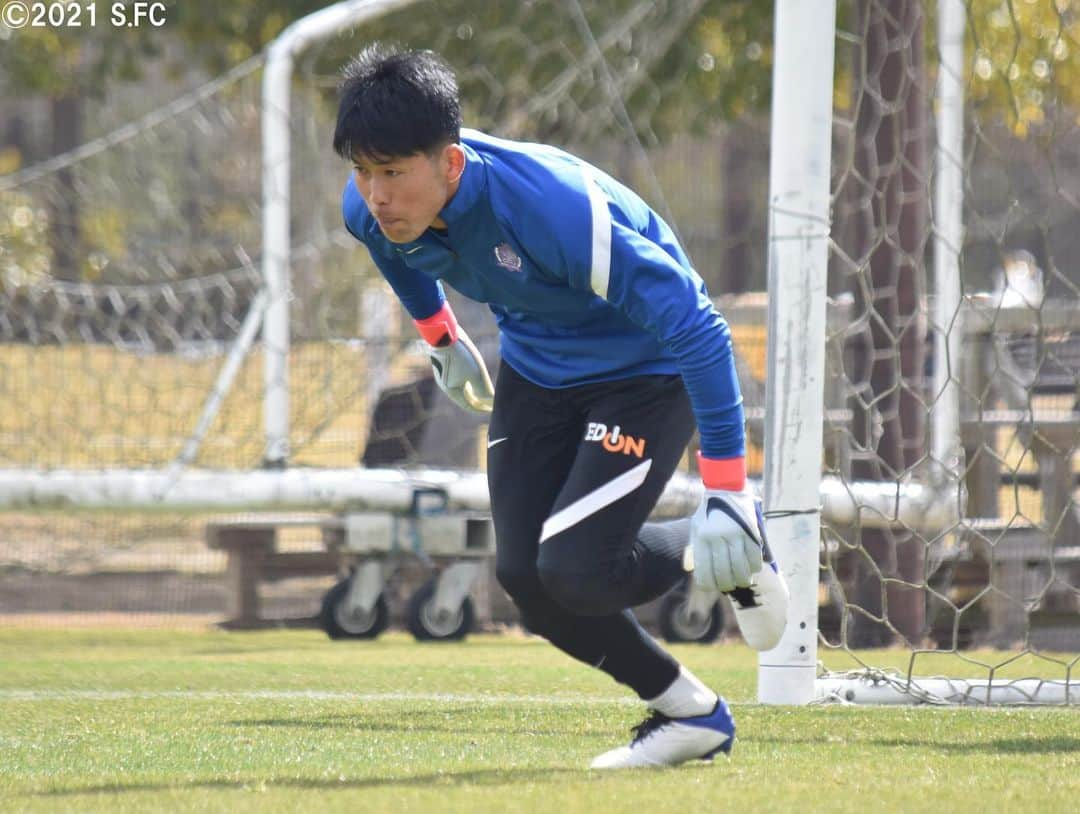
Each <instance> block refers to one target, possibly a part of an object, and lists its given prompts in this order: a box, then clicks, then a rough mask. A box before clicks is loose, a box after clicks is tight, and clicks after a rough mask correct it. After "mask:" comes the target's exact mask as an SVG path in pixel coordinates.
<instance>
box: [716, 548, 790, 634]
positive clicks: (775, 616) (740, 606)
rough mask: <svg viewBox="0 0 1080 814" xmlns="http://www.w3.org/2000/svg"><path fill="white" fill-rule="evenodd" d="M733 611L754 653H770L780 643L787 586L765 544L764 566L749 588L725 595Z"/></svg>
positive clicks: (738, 589) (784, 623) (784, 620)
mask: <svg viewBox="0 0 1080 814" xmlns="http://www.w3.org/2000/svg"><path fill="white" fill-rule="evenodd" d="M725 596H727V597H728V598H729V599H730V600H731V607H732V608H733V609H734V611H735V621H736V622H737V623H738V625H739V632H740V633H741V634H742V637H743V639H744V640H745V641H746V643H747V644H748V645H750V646H751V647H752V648H754V649H755V650H772V649H773V648H774V647H776V646H777V645H778V644H780V637H781V636H783V635H784V628H785V627H786V626H787V612H788V587H787V583H786V582H784V577H783V576H782V575H781V574H780V568H779V567H778V566H777V564H776V560H774V559H773V557H772V553H771V552H770V551H769V544H768V543H766V544H765V565H764V566H762V568H761V570H760V571H758V572H757V573H756V574H754V577H753V580H752V582H751V583H750V587H749V588H736V589H735V590H733V591H728V592H726V593H725Z"/></svg>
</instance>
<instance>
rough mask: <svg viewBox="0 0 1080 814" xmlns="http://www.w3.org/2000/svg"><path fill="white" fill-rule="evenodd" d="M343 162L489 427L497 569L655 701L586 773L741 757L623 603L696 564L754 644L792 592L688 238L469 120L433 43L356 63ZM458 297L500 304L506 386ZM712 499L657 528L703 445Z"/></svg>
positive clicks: (527, 618) (354, 195)
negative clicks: (628, 736) (492, 374)
mask: <svg viewBox="0 0 1080 814" xmlns="http://www.w3.org/2000/svg"><path fill="white" fill-rule="evenodd" d="M334 150H335V151H336V152H337V153H338V154H339V155H341V156H342V157H343V158H346V159H348V160H350V161H352V162H353V164H354V172H353V174H352V177H351V178H350V179H349V181H348V182H347V183H346V185H345V191H344V197H343V201H342V208H343V213H344V217H345V224H346V226H347V227H348V229H349V231H350V232H351V233H352V234H353V236H355V237H356V239H357V240H359V241H360V242H361V243H363V244H364V245H365V246H366V247H367V249H368V251H369V252H370V253H371V257H372V258H373V260H374V262H375V264H376V265H377V266H378V268H379V269H380V271H381V272H382V274H383V275H384V276H385V277H386V279H387V281H388V282H389V283H390V285H391V287H392V288H393V289H394V291H395V293H396V294H397V296H398V298H399V299H400V300H401V302H402V304H403V305H404V306H405V308H406V310H407V311H408V312H409V314H410V315H411V316H412V317H413V319H414V320H415V323H416V327H417V329H418V330H419V332H420V335H421V336H422V337H423V338H424V339H425V340H426V341H427V343H428V345H429V346H430V353H431V361H432V365H433V368H434V371H435V376H436V379H437V381H438V383H439V385H440V387H441V388H442V389H443V390H444V391H445V392H446V394H447V395H448V396H449V397H450V398H451V399H453V400H454V401H455V402H457V403H458V404H459V405H460V406H461V407H463V408H464V409H467V410H474V411H487V410H490V409H492V400H493V402H494V409H493V412H492V413H491V418H490V423H489V429H488V465H487V472H488V483H489V486H490V491H491V513H492V519H493V523H494V527H495V535H496V552H497V553H496V574H497V577H498V580H499V582H500V584H501V585H502V586H503V588H504V589H505V590H506V592H507V593H508V594H509V595H510V597H511V598H512V599H513V600H514V603H515V604H516V605H517V607H518V609H519V610H520V612H521V618H522V621H523V623H524V625H525V626H526V627H527V628H528V629H529V630H530V631H532V632H534V633H536V634H539V635H541V636H543V637H544V638H546V639H548V640H549V641H550V642H551V643H552V644H554V645H555V646H556V647H558V648H559V649H561V650H563V651H565V652H566V653H568V654H569V655H571V656H573V657H574V658H576V659H579V660H581V661H583V662H585V663H586V664H589V665H592V666H593V667H596V668H597V669H600V670H602V671H604V672H605V673H607V674H608V675H610V676H611V677H612V678H614V679H615V680H616V681H618V682H620V683H622V684H625V685H627V686H629V687H630V688H632V689H633V690H634V691H635V692H636V693H637V694H638V695H639V696H640V697H641V698H642V699H643V700H645V702H646V703H647V705H648V707H649V709H650V716H649V717H648V718H647V719H646V720H645V721H644V722H643V723H642V724H641V725H640V726H638V727H636V728H635V733H636V734H635V737H634V738H633V740H632V742H631V743H630V744H629V745H626V746H622V747H619V748H616V749H613V750H612V751H609V752H606V753H604V754H602V755H600V756H599V757H597V758H596V759H595V760H594V761H593V764H592V765H593V767H594V768H621V767H630V766H663V765H675V764H678V763H682V762H684V761H687V760H693V759H701V758H704V759H708V758H711V757H712V756H713V755H714V754H716V753H717V752H728V751H730V749H731V746H732V743H733V740H734V736H735V724H734V721H733V719H732V717H731V713H730V711H729V709H728V707H727V705H726V704H725V703H724V700H723V699H722V698H720V697H718V696H717V694H716V693H715V692H714V691H713V690H712V689H710V688H708V687H707V686H705V685H704V684H703V683H702V682H701V681H699V680H698V679H697V678H696V677H695V676H694V675H693V674H692V673H691V672H690V671H689V670H688V669H687V668H686V667H683V666H681V665H680V664H679V663H678V662H677V661H676V660H675V659H674V658H672V656H671V655H669V654H668V653H667V652H665V651H664V650H663V649H661V647H660V646H659V645H658V644H657V643H656V641H654V640H653V638H652V637H650V636H649V635H648V634H647V633H646V632H645V631H644V630H643V629H642V628H641V626H640V625H639V624H638V623H637V621H636V620H635V618H634V616H633V614H632V613H631V612H630V611H629V610H628V609H629V608H630V607H632V606H634V605H639V604H641V603H644V602H648V601H649V600H651V599H655V598H656V597H658V596H660V595H661V594H663V593H664V592H665V591H667V590H668V589H670V588H671V587H672V586H674V585H675V584H676V583H677V582H679V581H680V580H681V579H683V578H685V575H686V571H688V570H693V573H694V578H695V579H696V580H697V582H698V583H699V584H701V585H702V586H703V587H704V588H706V589H709V590H713V591H720V592H724V593H728V594H729V595H730V596H731V597H732V599H733V606H734V607H735V609H736V617H737V619H738V622H739V626H740V629H741V630H742V632H743V635H744V637H746V639H747V641H748V642H749V643H750V644H751V645H753V646H755V647H757V648H759V649H767V648H770V647H772V646H774V645H775V644H776V643H777V641H778V640H779V637H780V634H781V632H782V630H783V625H784V619H785V615H786V604H787V590H786V588H785V587H784V585H783V582H782V580H781V579H780V576H779V574H778V572H777V569H776V565H775V563H774V562H772V558H771V556H770V554H769V551H768V547H767V545H766V543H765V535H764V528H763V523H762V519H761V511H760V504H759V503H758V502H757V500H756V499H755V498H754V497H753V496H752V495H751V494H750V493H749V492H748V491H747V490H746V469H745V464H744V460H743V455H744V448H745V438H744V427H743V411H742V398H741V396H740V393H739V386H738V381H737V379H736V376H735V365H734V360H733V356H732V346H731V335H730V332H729V330H728V326H727V324H726V323H725V321H724V319H723V318H722V317H721V316H720V314H719V313H717V311H716V310H715V308H714V307H713V305H712V303H711V301H710V300H709V297H708V295H707V293H706V291H705V287H704V284H703V282H702V280H701V278H700V277H699V276H698V274H697V273H696V272H695V271H694V270H693V268H692V267H691V266H690V263H689V261H688V259H687V257H686V255H685V253H684V252H683V250H682V248H681V247H680V246H679V244H678V242H677V240H676V238H675V236H674V234H673V233H672V230H671V229H670V228H669V227H668V225H667V224H666V223H664V221H663V220H661V219H660V217H659V216H657V215H656V213H655V212H653V211H652V210H651V209H649V207H648V206H647V205H646V204H645V203H644V202H643V201H642V200H641V198H639V197H638V196H637V195H635V194H634V193H633V192H632V191H630V190H629V189H627V188H626V187H624V186H622V185H621V184H619V183H618V182H617V181H615V180H613V179H612V178H610V177H609V176H607V175H605V174H604V173H603V172H601V171H600V170H598V169H596V168H594V167H592V166H590V165H588V164H586V163H585V162H584V161H582V160H580V159H578V158H576V157H574V156H572V155H569V154H567V153H565V152H563V151H561V150H558V149H555V148H553V147H549V146H544V145H538V144H525V143H519V142H512V141H505V140H501V139H496V138H492V137H490V136H487V135H484V134H483V133H479V132H476V131H473V130H462V129H461V113H460V106H459V99H458V88H457V82H456V79H455V77H454V74H453V72H452V71H451V70H450V68H449V67H448V66H447V64H446V63H445V62H444V61H443V60H442V59H441V58H440V57H438V56H437V55H435V54H433V53H431V52H429V51H399V50H396V49H392V48H387V47H384V46H381V45H375V46H372V47H369V48H368V49H366V50H365V51H364V52H363V53H362V54H361V55H360V56H359V57H358V58H357V59H356V60H355V61H353V62H352V63H351V64H350V65H349V66H347V67H346V69H345V71H344V81H343V84H342V88H341V97H340V102H339V108H338V117H337V125H336V129H335V132H334ZM443 283H447V284H449V285H451V286H452V287H453V288H455V289H456V290H457V291H459V292H460V293H461V294H463V295H464V296H466V297H470V298H472V299H474V300H478V301H480V302H483V303H487V304H488V306H489V307H490V309H491V311H492V313H493V314H494V315H495V320H496V322H497V323H498V326H499V333H500V350H501V354H502V360H503V364H502V366H501V368H500V370H499V375H498V383H497V384H496V385H495V386H494V387H493V386H492V383H491V380H490V379H489V377H488V373H487V370H486V369H485V367H484V363H483V360H482V359H481V358H480V355H479V354H478V353H477V352H476V349H475V347H474V346H473V344H472V343H471V342H470V341H469V338H468V336H467V334H466V333H465V330H464V329H463V328H462V327H461V326H460V325H458V324H457V321H456V320H455V318H454V314H453V312H452V311H451V309H450V306H449V304H448V303H447V302H446V299H445V297H444V294H443V288H442V284H443ZM695 420H696V425H697V428H698V430H699V431H700V435H701V452H700V453H699V459H698V463H699V468H700V471H701V475H702V480H703V481H704V485H705V496H704V499H703V501H702V504H701V507H700V508H699V509H698V511H697V513H696V514H695V515H694V517H693V518H692V519H691V520H682V521H675V522H673V523H665V524H653V523H646V522H645V520H646V518H647V517H648V515H649V513H650V512H651V511H652V509H653V507H654V506H655V505H656V502H657V500H658V499H659V498H660V495H661V493H662V492H663V489H664V486H665V484H666V483H667V481H668V480H669V479H670V478H671V476H672V474H673V473H674V471H675V468H676V466H677V465H678V463H679V460H680V459H681V457H682V455H683V452H684V451H685V449H686V445H687V443H688V442H689V440H690V437H691V435H692V433H693V430H694V426H695Z"/></svg>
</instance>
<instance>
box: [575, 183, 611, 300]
mask: <svg viewBox="0 0 1080 814" xmlns="http://www.w3.org/2000/svg"><path fill="white" fill-rule="evenodd" d="M581 173H582V175H583V176H584V177H585V191H586V192H588V194H589V209H590V210H591V211H592V269H591V272H590V274H589V284H590V286H591V287H592V290H593V291H594V292H595V293H596V294H598V295H599V296H601V297H603V298H604V299H605V300H606V299H607V292H608V281H609V279H610V277H611V211H610V210H609V209H608V202H607V196H606V195H605V194H604V193H603V191H602V190H601V189H600V186H599V185H598V184H597V183H596V178H594V177H593V174H592V170H591V169H590V168H589V167H586V166H584V165H583V166H582V167H581Z"/></svg>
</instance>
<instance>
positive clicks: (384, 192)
mask: <svg viewBox="0 0 1080 814" xmlns="http://www.w3.org/2000/svg"><path fill="white" fill-rule="evenodd" d="M370 190H371V191H370V192H369V196H370V198H371V202H372V203H373V204H375V205H376V206H386V205H387V204H389V203H390V185H389V184H384V183H382V182H381V181H379V179H377V178H372V179H371V187H370Z"/></svg>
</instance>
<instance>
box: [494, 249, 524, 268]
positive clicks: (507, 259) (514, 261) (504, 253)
mask: <svg viewBox="0 0 1080 814" xmlns="http://www.w3.org/2000/svg"><path fill="white" fill-rule="evenodd" d="M495 262H496V263H497V264H498V265H500V266H502V267H503V268H504V269H507V270H508V271H521V258H520V257H518V254H517V252H515V251H514V250H513V249H512V248H511V247H510V244H509V243H500V244H499V245H498V246H496V247H495Z"/></svg>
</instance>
